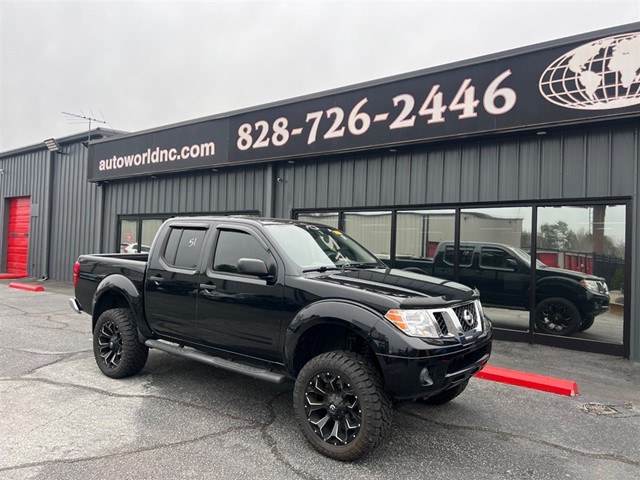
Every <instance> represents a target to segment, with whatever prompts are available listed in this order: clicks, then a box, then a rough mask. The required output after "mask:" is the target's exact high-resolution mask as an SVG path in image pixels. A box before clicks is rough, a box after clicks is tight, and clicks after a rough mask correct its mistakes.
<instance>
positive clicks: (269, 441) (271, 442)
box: [260, 391, 319, 480]
mask: <svg viewBox="0 0 640 480" xmlns="http://www.w3.org/2000/svg"><path fill="white" fill-rule="evenodd" d="M287 393H290V392H289V391H286V392H280V393H279V394H277V395H276V396H275V397H273V398H272V399H271V400H269V401H268V402H267V408H268V411H269V418H268V420H267V421H266V422H265V423H264V424H263V425H262V427H260V433H261V435H262V439H263V440H264V442H265V444H266V445H267V446H268V447H269V448H270V449H271V453H272V454H273V456H274V457H276V460H278V461H279V462H280V463H282V464H283V465H284V466H285V467H286V468H287V469H288V470H290V471H291V472H293V473H295V474H296V475H299V476H300V477H302V478H305V479H307V480H319V477H314V476H313V475H311V474H310V473H308V472H305V471H304V470H302V469H301V468H299V467H296V466H295V465H292V464H291V463H290V462H289V461H288V460H287V459H286V458H285V457H284V455H283V454H282V453H281V452H280V450H279V449H278V442H277V441H276V439H275V438H273V436H272V435H271V434H270V433H269V432H268V431H267V429H268V428H269V427H270V426H271V425H273V423H274V422H275V421H276V419H277V414H276V409H275V406H274V404H275V402H276V400H278V399H279V398H280V397H282V396H283V395H285V394H287Z"/></svg>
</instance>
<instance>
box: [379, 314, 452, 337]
mask: <svg viewBox="0 0 640 480" xmlns="http://www.w3.org/2000/svg"><path fill="white" fill-rule="evenodd" d="M384 318H386V319H387V320H389V321H390V322H391V323H393V324H394V325H395V326H396V327H398V328H399V329H400V330H402V331H403V332H404V333H406V334H407V335H409V336H411V337H423V338H424V337H426V338H439V337H440V327H438V322H437V321H436V319H435V317H434V316H433V314H431V312H429V311H428V310H398V309H393V310H389V311H388V312H387V313H386V314H385V316H384Z"/></svg>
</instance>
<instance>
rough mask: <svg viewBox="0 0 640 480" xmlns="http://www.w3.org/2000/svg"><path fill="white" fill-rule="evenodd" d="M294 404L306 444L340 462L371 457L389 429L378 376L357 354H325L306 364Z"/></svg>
mask: <svg viewBox="0 0 640 480" xmlns="http://www.w3.org/2000/svg"><path fill="white" fill-rule="evenodd" d="M293 405H294V411H295V415H296V419H297V421H298V424H299V425H300V428H301V429H302V432H303V433H304V436H305V438H306V439H307V441H308V442H309V443H310V444H311V445H312V446H313V447H314V448H315V449H316V450H318V451H319V452H320V453H322V454H323V455H326V456H328V457H331V458H334V459H336V460H342V461H351V460H355V459H357V458H359V457H361V456H363V455H365V454H367V453H369V452H370V451H371V450H373V449H374V448H375V447H377V446H378V445H379V444H380V443H381V442H382V439H383V438H384V437H385V435H386V434H387V432H388V431H389V428H390V425H391V401H390V400H389V397H388V395H387V393H386V391H385V388H384V385H383V383H382V380H381V378H380V374H379V373H378V371H377V370H376V369H375V368H374V367H373V366H372V365H371V364H370V363H369V362H368V361H367V360H366V359H364V358H363V357H361V356H359V355H356V354H355V353H353V352H347V351H334V352H327V353H323V354H321V355H318V356H317V357H314V358H313V359H311V360H310V361H309V362H307V364H306V365H305V366H304V367H303V369H302V371H301V372H300V374H299V375H298V377H297V378H296V384H295V388H294V391H293Z"/></svg>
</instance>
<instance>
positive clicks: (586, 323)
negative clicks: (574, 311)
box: [578, 316, 596, 332]
mask: <svg viewBox="0 0 640 480" xmlns="http://www.w3.org/2000/svg"><path fill="white" fill-rule="evenodd" d="M595 319H596V317H593V316H591V317H584V318H583V319H582V323H581V324H580V328H579V329H578V331H579V332H584V331H585V330H588V329H590V328H591V327H592V326H593V322H594V321H595Z"/></svg>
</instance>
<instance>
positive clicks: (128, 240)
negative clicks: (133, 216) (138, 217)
mask: <svg viewBox="0 0 640 480" xmlns="http://www.w3.org/2000/svg"><path fill="white" fill-rule="evenodd" d="M137 242H138V222H136V221H135V220H120V253H134V252H135V251H136V249H135V247H136V245H137Z"/></svg>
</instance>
